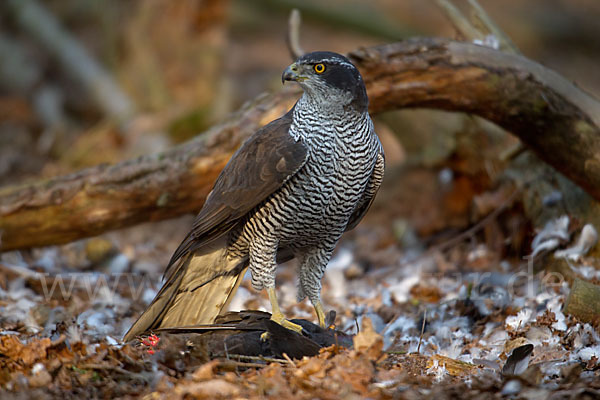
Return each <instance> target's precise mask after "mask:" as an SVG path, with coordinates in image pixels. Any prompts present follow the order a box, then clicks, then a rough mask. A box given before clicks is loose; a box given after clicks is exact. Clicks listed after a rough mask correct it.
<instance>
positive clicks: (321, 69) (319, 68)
mask: <svg viewBox="0 0 600 400" xmlns="http://www.w3.org/2000/svg"><path fill="white" fill-rule="evenodd" d="M314 68H315V72H316V73H317V74H322V73H323V72H325V64H315V67H314Z"/></svg>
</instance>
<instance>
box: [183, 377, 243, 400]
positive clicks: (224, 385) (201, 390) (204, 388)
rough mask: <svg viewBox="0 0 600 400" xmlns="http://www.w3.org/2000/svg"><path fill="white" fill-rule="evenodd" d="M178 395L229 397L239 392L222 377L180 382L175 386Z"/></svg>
mask: <svg viewBox="0 0 600 400" xmlns="http://www.w3.org/2000/svg"><path fill="white" fill-rule="evenodd" d="M175 392H176V393H177V394H180V395H188V394H189V395H192V396H195V397H199V398H209V399H214V398H231V397H233V396H237V395H239V394H240V389H239V388H238V387H237V386H236V385H234V384H232V383H229V382H227V381H224V380H223V379H211V380H209V381H205V382H194V383H188V384H180V385H177V387H176V388H175Z"/></svg>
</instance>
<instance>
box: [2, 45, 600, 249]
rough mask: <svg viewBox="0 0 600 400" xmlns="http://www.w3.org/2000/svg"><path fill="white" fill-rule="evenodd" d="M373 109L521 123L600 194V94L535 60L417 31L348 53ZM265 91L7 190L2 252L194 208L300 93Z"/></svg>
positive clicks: (546, 154)
mask: <svg viewBox="0 0 600 400" xmlns="http://www.w3.org/2000/svg"><path fill="white" fill-rule="evenodd" d="M350 57H351V58H352V60H353V61H354V62H355V63H356V64H357V66H358V67H359V68H360V70H361V72H362V73H363V77H364V79H365V83H366V84H367V89H368V92H369V98H370V102H371V106H370V109H371V112H372V113H374V114H376V113H379V112H383V111H387V110H392V109H399V108H407V107H427V108H437V109H444V110H451V111H461V112H468V113H472V114H476V115H479V116H481V117H484V118H486V119H488V120H490V121H493V122H495V123H497V124H498V125H500V126H502V127H503V128H505V129H507V130H508V131H510V132H512V133H513V134H515V135H516V136H518V137H519V138H521V140H522V141H523V142H524V143H525V144H527V145H528V146H529V147H530V148H531V149H532V150H533V151H534V152H536V153H537V154H538V155H539V156H540V157H541V158H542V159H543V160H545V161H546V162H547V163H549V164H550V165H552V166H554V167H555V168H556V169H557V170H559V171H561V172H562V173H563V174H565V175H566V176H567V177H569V178H570V179H572V180H573V181H574V182H576V183H578V184H579V185H580V186H581V187H583V188H584V189H586V190H587V191H588V192H589V193H590V194H591V195H592V196H594V197H595V198H596V199H599V200H600V156H599V155H600V103H599V102H598V101H597V100H595V99H594V98H592V97H591V96H590V95H588V94H587V93H585V92H584V91H582V90H580V89H579V88H577V87H576V86H575V85H573V84H572V83H571V82H569V81H568V80H566V79H565V78H563V77H561V76H560V75H558V74H557V73H555V72H553V71H551V70H549V69H547V68H545V67H543V66H541V65H539V64H537V63H535V62H533V61H531V60H528V59H527V58H525V57H522V56H519V55H515V54H507V53H504V52H500V51H497V50H493V49H490V48H487V47H482V46H477V45H473V44H470V43H462V42H456V41H452V40H446V39H431V38H416V39H411V40H407V41H404V42H399V43H394V44H389V45H385V46H379V47H373V48H368V49H361V50H357V51H354V52H353V53H351V54H350ZM298 93H299V92H298V91H297V89H295V88H286V89H284V90H282V91H281V92H279V93H276V94H273V95H269V96H263V97H261V98H259V99H256V100H255V101H254V102H252V103H251V104H249V105H247V106H246V107H244V108H243V109H242V110H240V111H238V112H237V113H235V114H234V115H232V116H231V117H230V118H229V120H228V121H227V122H226V123H224V124H221V125H218V126H215V127H213V128H212V129H211V130H210V131H208V132H206V133H204V134H202V135H200V136H199V137H198V138H196V139H194V140H192V141H190V142H188V143H186V144H184V145H182V146H179V147H176V148H174V149H172V150H169V151H167V152H165V153H161V154H158V155H152V156H144V157H140V158H138V159H135V160H129V161H125V162H122V163H119V164H116V165H113V166H98V167H94V168H89V169H85V170H82V171H79V172H77V173H75V174H72V175H68V176H64V177H59V178H53V179H50V180H47V181H44V182H40V183H37V184H32V185H27V186H24V187H7V188H4V189H0V231H2V249H3V250H10V249H18V248H25V247H31V246H41V245H49V244H57V243H66V242H69V241H72V240H75V239H79V238H83V237H89V236H93V235H97V234H100V233H102V232H105V231H108V230H111V229H117V228H121V227H125V226H130V225H133V224H136V223H140V222H145V221H155V220H160V219H165V218H171V217H174V216H176V215H180V214H183V213H189V212H196V211H197V210H198V209H199V208H200V207H201V205H202V202H203V200H204V198H205V196H206V194H207V193H208V192H209V190H210V188H211V186H212V184H213V182H214V180H215V178H216V176H217V174H218V173H219V171H220V170H221V169H222V167H223V166H224V165H225V163H226V162H227V160H228V158H229V157H230V155H231V154H232V152H233V151H234V150H235V149H236V148H237V147H238V146H239V145H240V143H242V142H243V140H245V139H246V138H247V137H248V136H249V135H251V134H252V133H253V132H254V131H255V130H256V129H257V128H258V127H260V126H261V125H264V124H265V123H267V122H269V121H271V120H272V119H274V118H277V117H278V116H280V115H281V114H283V113H284V111H285V110H287V109H288V108H289V107H291V105H292V104H293V102H294V101H295V100H296V99H297V98H298Z"/></svg>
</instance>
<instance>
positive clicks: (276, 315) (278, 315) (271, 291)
mask: <svg viewBox="0 0 600 400" xmlns="http://www.w3.org/2000/svg"><path fill="white" fill-rule="evenodd" d="M267 293H268V295H269V301H270V302H271V309H272V311H273V312H272V313H271V321H273V322H277V323H278V324H279V325H281V326H283V327H284V328H287V329H290V330H292V331H294V332H298V333H302V327H301V326H300V325H298V324H294V323H293V322H290V321H288V320H287V319H285V317H284V316H283V313H282V312H281V310H280V309H279V303H277V295H276V294H275V288H272V287H270V288H267ZM265 333H267V332H265ZM264 335H265V334H264V333H263V334H262V335H261V339H262V338H263V336H264ZM266 337H267V338H268V335H267V336H266Z"/></svg>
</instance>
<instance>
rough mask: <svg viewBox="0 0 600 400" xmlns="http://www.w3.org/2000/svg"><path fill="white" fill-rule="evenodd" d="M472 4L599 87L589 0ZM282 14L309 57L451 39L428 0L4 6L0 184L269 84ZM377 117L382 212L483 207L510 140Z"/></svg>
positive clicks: (142, 140) (535, 50)
mask: <svg viewBox="0 0 600 400" xmlns="http://www.w3.org/2000/svg"><path fill="white" fill-rule="evenodd" d="M455 3H456V4H457V5H458V6H459V7H461V3H465V2H464V1H460V0H459V1H456V2H455ZM480 4H481V5H482V6H483V7H484V8H485V9H486V10H487V12H488V14H489V15H490V16H492V18H493V19H494V21H495V22H496V23H497V25H498V26H500V27H501V28H502V29H503V30H504V32H505V33H506V34H507V35H508V36H509V37H510V38H511V39H512V41H513V42H514V43H515V44H516V46H517V47H518V48H519V49H520V50H521V52H522V53H523V54H524V55H526V56H527V57H529V58H531V59H533V60H536V61H538V62H540V63H542V64H544V65H546V66H548V67H550V68H552V69H554V70H556V71H558V72H559V73H561V74H563V75H564V76H566V77H567V78H569V79H571V80H573V81H575V82H576V83H577V84H578V85H579V86H580V87H582V88H584V89H585V90H587V91H588V92H590V93H592V94H594V95H596V96H597V97H600V74H599V73H598V65H599V64H600V39H599V38H600V24H598V20H599V19H600V3H599V2H598V1H595V0H529V1H526V2H524V1H520V0H504V1H501V2H500V1H492V0H481V1H480ZM462 6H464V4H462ZM292 8H298V9H299V10H300V11H301V13H302V17H303V25H302V27H301V42H302V46H303V48H304V50H306V51H313V50H332V51H336V52H340V53H347V52H349V51H351V50H353V49H356V48H358V47H361V46H372V45H377V44H384V43H389V42H394V41H398V40H402V39H403V38H407V37H410V36H416V35H418V36H444V37H453V38H457V39H460V34H459V33H458V32H456V30H455V29H454V28H453V26H452V24H451V23H450V22H449V21H448V19H447V17H446V16H445V15H444V13H443V12H442V11H441V9H440V8H438V7H437V6H436V2H428V1H420V0H402V1H397V0H374V1H358V0H331V1H328V2H326V3H324V2H321V1H316V0H303V1H301V0H229V1H223V0H181V1H170V0H144V1H141V0H138V1H133V0H127V1H125V0H43V1H42V0H21V1H19V0H6V1H3V2H2V3H1V4H0V185H8V184H16V183H24V182H27V181H30V180H32V179H36V178H39V177H43V176H52V175H57V174H63V173H67V172H70V171H74V170H76V169H78V168H82V167H85V166H90V165H95V164H98V163H104V162H116V161H119V160H123V159H126V158H129V157H133V156H136V155H140V154H145V153H150V152H157V151H160V150H163V149H165V148H167V147H169V146H172V145H174V144H177V143H180V142H182V141H185V140H187V139H189V138H191V137H193V136H195V135H197V134H199V133H201V132H202V131H204V130H206V129H207V128H208V127H210V126H211V125H213V124H215V123H218V122H220V121H223V120H225V119H226V118H227V115H228V113H230V112H232V111H235V110H236V109H238V108H239V107H240V106H242V105H243V104H244V103H245V102H246V101H248V100H251V99H253V98H254V97H256V96H258V95H260V94H261V93H263V92H265V91H273V90H278V88H280V86H281V80H280V74H281V71H282V70H283V69H284V68H285V66H286V65H288V64H289V63H290V62H291V59H290V55H289V52H288V49H287V47H286V41H285V40H286V39H285V38H286V33H287V20H288V16H289V13H290V10H291V9H292ZM463 8H465V7H463ZM32 10H33V11H32ZM69 46H75V49H80V50H81V51H80V52H77V51H72V50H73V49H71V48H70V47H69ZM82 54H83V55H82ZM90 71H91V72H90ZM98 93H100V94H98ZM376 124H377V129H378V132H379V133H380V136H381V137H382V141H383V142H384V146H385V148H386V153H387V158H388V166H389V167H390V168H389V169H388V171H389V172H388V176H389V177H390V178H388V179H387V181H388V182H391V183H388V194H387V195H386V194H384V195H383V196H382V197H383V198H384V199H388V200H389V199H390V198H393V199H395V200H398V201H394V203H395V204H398V206H397V209H396V210H395V211H394V212H395V213H397V214H400V215H404V214H410V215H411V226H414V227H415V229H416V231H417V233H419V234H421V235H429V234H432V233H434V232H436V231H438V230H440V229H442V228H447V227H454V228H460V227H464V226H465V225H466V224H467V223H469V221H472V220H473V219H476V218H478V217H479V216H481V215H484V214H486V213H487V212H488V211H489V209H486V208H485V207H483V206H482V207H483V208H482V209H481V210H479V211H478V210H477V207H475V206H474V203H473V201H472V200H473V196H475V195H477V194H481V193H483V192H484V191H486V190H491V189H492V188H493V185H494V181H495V179H496V178H497V176H498V174H499V173H500V171H501V170H502V169H503V166H499V165H498V164H499V163H501V161H502V160H501V157H500V155H501V153H503V152H505V151H509V150H510V149H511V146H514V145H515V144H516V142H517V141H516V139H514V138H513V137H512V136H510V135H507V134H506V133H505V132H503V131H502V130H500V129H498V128H497V127H495V126H493V125H492V124H489V123H486V122H485V121H482V120H480V119H475V118H471V117H468V116H464V115H460V114H450V113H446V112H441V111H431V110H400V111H396V112H390V113H386V114H384V115H379V116H377V118H376ZM407 168H416V169H417V170H415V172H414V174H413V175H410V176H408V178H406V179H405V181H403V184H402V189H399V186H398V185H394V177H395V176H396V174H397V172H395V171H396V169H402V170H403V171H405V170H406V169H407ZM405 176H406V175H405ZM411 182H412V183H411ZM394 187H396V189H394ZM390 196H391V197H390ZM384 201H386V200H384ZM402 204H404V206H403V205H402ZM477 204H480V205H481V202H479V203H477ZM374 218H376V217H374ZM384 218H386V217H384ZM515 229H516V228H515ZM409 236H410V235H409ZM492 236H493V235H492ZM407 237H408V236H407ZM516 246H520V244H517V245H516Z"/></svg>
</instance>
